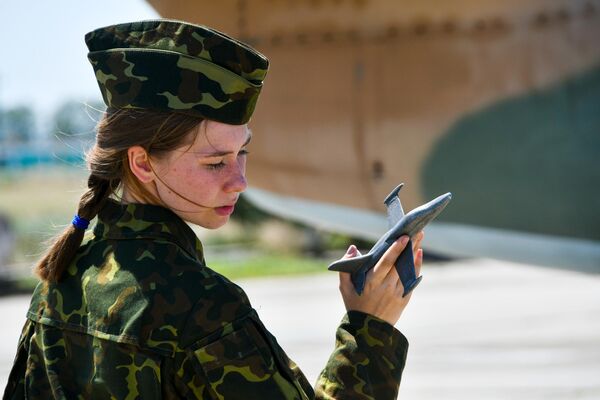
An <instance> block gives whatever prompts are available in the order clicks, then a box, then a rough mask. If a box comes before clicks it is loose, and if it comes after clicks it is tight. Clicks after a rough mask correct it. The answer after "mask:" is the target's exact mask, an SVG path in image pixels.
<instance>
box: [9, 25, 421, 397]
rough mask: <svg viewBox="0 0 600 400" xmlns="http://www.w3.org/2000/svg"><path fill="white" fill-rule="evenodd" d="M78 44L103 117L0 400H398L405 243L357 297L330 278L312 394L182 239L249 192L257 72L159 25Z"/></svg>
mask: <svg viewBox="0 0 600 400" xmlns="http://www.w3.org/2000/svg"><path fill="white" fill-rule="evenodd" d="M86 42H87V44H88V47H89V49H90V53H89V55H88V57H89V59H90V61H91V63H92V65H93V67H94V71H95V74H96V78H97V80H98V83H99V86H100V90H101V92H102V95H103V97H104V100H105V102H106V104H107V106H108V108H107V111H106V114H105V116H104V117H103V119H102V120H101V121H100V122H99V124H98V127H97V138H96V144H95V146H94V147H93V149H92V150H91V151H90V152H89V154H88V156H87V157H88V165H89V169H90V177H89V179H88V190H87V192H86V193H84V195H83V196H82V197H81V200H80V203H79V207H78V210H77V215H76V216H75V218H74V219H73V223H72V225H71V226H69V227H68V228H67V229H66V231H65V232H64V233H63V234H62V235H61V236H60V237H58V238H57V240H56V242H55V244H54V245H53V246H52V247H51V248H50V249H49V250H48V253H47V254H46V255H45V257H44V258H43V259H42V260H41V261H40V262H39V264H38V265H37V273H38V274H39V276H40V277H41V279H42V280H41V282H40V284H39V285H38V287H37V288H36V291H35V293H34V295H33V298H32V302H31V306H30V309H29V312H28V314H27V321H26V323H25V326H24V328H23V332H22V335H21V338H20V341H19V345H18V350H17V356H16V358H15V362H14V366H13V369H12V371H11V374H10V377H9V382H8V386H7V388H6V391H5V393H4V399H23V398H28V399H71V398H78V399H79V398H83V399H136V398H140V399H162V398H165V399H179V398H184V399H280V398H281V399H313V398H322V399H333V398H335V399H349V398H352V399H377V400H382V399H395V398H396V397H397V392H398V385H399V383H400V377H401V374H402V370H403V368H404V363H405V358H406V351H407V347H408V342H407V341H406V339H405V338H404V336H403V335H402V334H401V333H400V332H399V331H397V330H396V329H395V328H394V327H393V325H394V324H395V323H396V322H397V321H398V319H399V317H400V314H401V313H402V311H403V309H404V308H405V307H406V304H407V303H408V301H409V298H410V296H407V297H406V298H402V292H403V288H402V283H401V282H400V280H399V279H398V275H397V274H396V271H395V269H394V266H393V263H394V260H395V259H396V258H397V257H398V256H399V254H400V253H401V251H402V250H403V249H404V246H405V245H406V241H407V238H401V239H400V240H399V241H398V242H396V243H395V244H394V245H393V246H392V247H391V248H390V249H389V250H388V252H387V253H386V254H385V256H384V257H383V258H382V260H381V261H380V262H379V264H377V266H376V267H375V268H374V269H373V270H372V271H371V272H370V273H369V275H368V278H367V284H366V287H365V290H364V292H363V294H362V295H360V296H359V295H357V294H356V292H355V291H354V288H353V286H352V283H351V281H350V277H349V276H348V275H347V274H344V273H341V274H340V291H341V294H342V297H343V300H344V303H345V305H346V309H347V310H348V312H347V314H346V315H345V316H344V317H343V319H342V322H341V324H340V325H339V328H338V330H337V335H336V339H337V342H336V347H335V349H334V351H333V353H332V355H331V357H330V359H329V361H328V363H327V365H326V366H325V368H324V370H323V372H322V373H321V375H320V376H319V378H318V381H317V383H316V389H315V390H314V389H313V388H312V387H311V385H310V384H309V383H308V382H307V380H306V378H305V377H304V375H303V374H302V373H301V372H300V370H299V369H298V368H297V367H296V365H295V364H294V363H293V362H292V361H291V360H289V359H288V357H287V356H286V354H285V353H284V352H283V350H282V349H281V348H280V347H279V345H278V344H277V341H276V340H275V338H274V337H273V336H272V335H271V334H270V333H269V332H268V330H267V329H266V328H265V327H264V325H263V324H262V322H261V321H260V319H259V317H258V315H257V313H256V311H255V310H254V309H253V308H252V306H251V304H250V302H249V300H248V298H247V297H246V295H245V293H244V291H243V290H242V289H241V288H240V287H238V286H236V285H235V284H233V283H232V282H231V281H229V280H228V279H227V278H225V277H223V276H222V275H219V274H218V273H216V272H214V271H212V270H211V269H210V268H209V267H208V266H207V263H206V262H205V260H204V256H203V251H202V245H201V243H200V242H199V241H198V239H197V238H196V236H195V235H194V233H193V231H192V230H191V229H190V228H189V227H188V225H187V224H186V222H190V223H193V224H197V225H200V226H202V227H205V228H208V229H216V228H219V227H221V226H223V225H224V224H225V223H226V222H227V221H228V219H229V217H230V215H231V213H232V212H233V210H234V207H235V203H236V201H237V200H238V198H239V195H240V193H242V192H243V191H244V189H245V188H246V186H247V183H246V179H245V168H246V158H247V151H246V147H247V146H248V144H249V142H250V140H251V137H252V134H251V131H250V130H249V128H248V125H247V123H248V120H249V119H250V116H251V115H252V112H253V110H254V106H255V104H256V100H257V98H258V94H259V92H260V89H261V88H262V81H263V79H264V77H265V75H266V72H267V68H268V62H267V59H266V58H265V57H264V56H262V55H261V54H260V53H258V52H256V51H255V50H254V49H252V48H250V47H248V46H247V45H245V44H243V43H240V42H238V41H236V40H234V39H231V38H229V37H227V36H225V35H223V34H221V33H219V32H217V31H214V30H212V29H209V28H206V27H202V26H197V25H191V24H187V23H183V22H179V21H169V20H156V21H142V22H136V23H127V24H120V25H114V26H109V27H105V28H101V29H97V30H95V31H93V32H90V33H89V34H88V35H86ZM93 218H97V222H96V225H95V227H94V229H93V231H91V232H90V233H89V234H87V235H85V237H84V232H85V229H86V228H87V225H88V224H89V221H90V220H92V219H93ZM421 238H422V235H421V236H420V237H419V238H418V239H417V240H416V241H415V248H414V254H415V265H416V266H417V269H420V267H421V263H422V250H420V249H419V242H420V239H421ZM357 254H358V251H357V250H356V248H355V247H354V246H351V248H350V249H349V250H348V252H347V254H346V255H345V257H353V256H356V255H357ZM417 273H418V271H417Z"/></svg>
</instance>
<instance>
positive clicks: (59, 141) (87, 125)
mask: <svg viewBox="0 0 600 400" xmlns="http://www.w3.org/2000/svg"><path fill="white" fill-rule="evenodd" d="M103 111H104V105H103V104H102V103H100V102H92V103H85V102H83V101H73V100H70V101H66V102H65V103H63V104H62V105H60V106H59V107H58V108H57V109H56V111H55V112H54V113H53V114H52V116H51V117H50V118H49V119H48V121H42V120H41V118H39V116H38V115H36V113H35V112H34V110H33V109H31V108H30V107H29V106H23V105H21V106H17V107H12V108H8V109H0V168H3V169H6V168H9V169H13V168H27V167H31V166H35V165H40V164H62V165H65V164H66V165H80V164H81V163H82V162H83V157H84V152H85V150H86V149H87V148H88V147H89V146H90V145H91V143H93V140H94V127H95V125H96V122H97V121H98V119H99V118H100V116H101V114H102V112H103Z"/></svg>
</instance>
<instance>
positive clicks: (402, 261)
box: [328, 183, 452, 297]
mask: <svg viewBox="0 0 600 400" xmlns="http://www.w3.org/2000/svg"><path fill="white" fill-rule="evenodd" d="M402 186H404V183H401V184H400V185H398V186H397V187H396V188H395V189H394V190H392V192H391V193H390V194H389V195H388V196H387V197H386V198H385V200H384V203H385V205H386V207H387V213H388V224H389V227H390V230H389V231H387V233H385V234H384V235H383V236H382V237H381V238H380V239H379V240H378V241H377V243H375V245H374V246H373V247H372V248H371V250H369V252H368V253H367V254H365V255H362V256H359V257H354V258H348V259H344V260H338V261H335V262H333V263H332V264H330V265H329V268H328V269H329V270H330V271H342V272H349V273H351V274H352V275H351V276H352V283H353V284H354V289H356V293H358V294H361V293H362V292H363V290H364V288H365V281H366V278H367V272H368V271H369V270H370V269H371V268H373V267H375V264H377V262H378V261H379V259H380V258H381V257H382V256H383V254H384V253H385V252H386V250H387V249H388V248H389V247H390V246H391V245H392V244H393V243H394V242H395V241H396V240H398V238H399V237H400V236H402V235H408V236H409V237H410V239H411V240H410V241H409V242H408V243H407V245H406V248H405V249H404V251H402V253H401V254H400V256H399V257H398V259H397V260H396V262H395V263H394V265H395V267H396V271H398V275H399V276H400V280H401V281H402V284H403V285H404V293H403V294H402V297H404V296H406V295H407V294H408V293H410V292H411V291H412V290H413V289H414V288H415V287H416V286H417V285H418V284H419V282H421V278H422V277H421V276H419V277H418V278H417V277H416V274H415V264H414V258H413V252H412V239H413V237H414V236H415V235H416V234H417V233H419V232H420V231H422V230H423V228H424V227H425V225H427V224H428V223H429V222H430V221H431V220H433V219H434V218H435V217H437V216H438V215H439V214H440V213H441V212H442V210H443V209H444V208H445V207H446V205H448V203H449V202H450V199H452V193H446V194H443V195H441V196H438V197H436V198H435V199H433V200H431V201H430V202H429V203H426V204H423V205H422V206H419V207H417V208H415V209H413V210H412V211H411V212H409V213H408V214H406V215H405V214H404V210H403V209H402V204H401V203H400V197H399V196H398V192H400V189H402Z"/></svg>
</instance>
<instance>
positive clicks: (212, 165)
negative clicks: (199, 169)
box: [206, 161, 225, 170]
mask: <svg viewBox="0 0 600 400" xmlns="http://www.w3.org/2000/svg"><path fill="white" fill-rule="evenodd" d="M224 166H225V163H224V162H223V161H221V162H218V163H216V164H206V168H208V169H213V170H214V169H221V168H223V167H224Z"/></svg>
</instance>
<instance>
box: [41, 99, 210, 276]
mask: <svg viewBox="0 0 600 400" xmlns="http://www.w3.org/2000/svg"><path fill="white" fill-rule="evenodd" d="M200 122H202V119H201V118H199V117H193V116H189V115H185V114H180V113H169V112H159V111H150V110H140V109H108V110H107V111H106V113H105V114H104V116H103V117H102V119H101V120H100V121H99V122H98V125H97V127H96V131H97V133H96V143H95V144H94V147H93V148H92V149H91V150H90V151H89V152H88V153H87V154H86V162H87V165H88V168H89V171H90V176H89V178H88V181H87V186H88V189H87V191H86V192H85V193H84V194H83V195H82V196H81V199H80V200H79V206H78V208H77V215H78V216H79V217H81V218H85V219H87V220H88V221H90V220H92V219H93V218H94V217H96V215H98V213H99V212H100V209H101V208H102V206H103V205H104V203H105V202H106V200H107V199H108V198H109V197H110V196H111V195H114V194H116V193H117V192H118V190H119V189H122V188H123V186H126V187H127V189H128V190H130V191H132V192H133V193H134V194H135V195H136V196H137V197H138V198H140V199H142V200H143V201H145V202H147V203H152V204H160V203H161V202H160V200H159V199H157V198H155V196H153V195H152V194H151V193H148V192H147V191H146V190H145V189H144V188H143V186H142V185H141V183H140V182H139V181H138V180H137V178H135V176H133V174H132V173H131V170H130V169H129V161H128V156H127V149H129V148H130V147H131V146H136V145H137V146H141V147H143V148H144V149H145V150H146V152H147V153H148V154H149V155H150V156H155V157H158V156H160V155H161V154H164V153H166V152H168V151H170V150H174V149H176V148H178V147H180V146H181V145H182V144H183V143H184V141H185V139H186V138H187V137H188V135H189V134H190V133H191V132H192V131H193V130H194V129H195V128H197V127H198V125H199V124H200ZM84 232H85V230H84V229H78V228H76V227H75V226H74V225H69V226H68V227H67V228H66V229H65V230H64V231H63V232H62V233H61V234H60V235H58V236H57V237H56V238H55V239H54V240H53V243H52V245H51V246H50V248H49V249H48V251H47V253H46V254H45V255H44V256H43V257H42V259H41V260H40V261H39V262H38V264H37V265H36V267H35V272H36V273H37V274H38V275H39V276H40V278H42V279H43V280H45V281H52V282H55V281H58V280H59V279H60V277H61V276H62V274H63V272H64V270H65V269H66V268H67V266H68V265H69V263H70V262H71V261H72V260H73V258H74V257H75V254H76V253H77V249H79V246H80V245H81V242H82V240H83V234H84Z"/></svg>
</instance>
